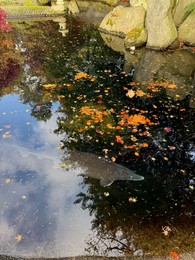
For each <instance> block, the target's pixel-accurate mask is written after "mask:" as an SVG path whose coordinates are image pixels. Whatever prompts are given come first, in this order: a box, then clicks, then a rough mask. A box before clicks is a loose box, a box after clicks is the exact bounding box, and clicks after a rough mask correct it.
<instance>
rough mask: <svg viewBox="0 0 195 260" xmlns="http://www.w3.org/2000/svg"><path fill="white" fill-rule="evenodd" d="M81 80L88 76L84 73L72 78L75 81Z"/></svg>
mask: <svg viewBox="0 0 195 260" xmlns="http://www.w3.org/2000/svg"><path fill="white" fill-rule="evenodd" d="M81 78H88V74H87V73H85V72H79V73H77V74H76V75H75V77H74V79H75V80H77V79H81Z"/></svg>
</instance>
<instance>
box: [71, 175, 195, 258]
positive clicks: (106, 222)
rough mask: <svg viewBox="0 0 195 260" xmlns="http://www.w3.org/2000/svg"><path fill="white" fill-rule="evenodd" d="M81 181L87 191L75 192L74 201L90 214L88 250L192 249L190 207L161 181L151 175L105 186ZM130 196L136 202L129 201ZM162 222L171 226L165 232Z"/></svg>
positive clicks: (156, 251) (149, 251)
mask: <svg viewBox="0 0 195 260" xmlns="http://www.w3.org/2000/svg"><path fill="white" fill-rule="evenodd" d="M85 183H86V184H88V191H87V192H86V194H84V193H80V194H78V199H77V201H76V202H75V203H81V205H82V208H83V209H84V210H86V209H88V210H89V212H90V214H91V215H93V216H94V219H93V221H92V231H93V235H91V237H90V238H89V240H88V241H87V242H88V248H87V249H86V250H87V251H88V252H90V253H92V252H93V253H96V254H103V255H105V254H108V253H109V254H110V253H112V254H113V253H114V252H115V253H116V254H125V255H132V254H134V255H135V254H142V252H144V254H146V255H147V254H152V255H154V254H155V255H156V254H159V255H162V254H166V253H167V252H169V251H171V250H172V249H173V248H176V247H179V248H180V252H185V251H189V250H193V248H192V245H193V233H192V229H193V228H192V227H193V225H194V219H193V215H192V214H193V208H191V209H189V208H187V205H185V206H184V205H183V206H182V207H180V206H181V205H178V204H177V203H178V202H179V200H178V202H177V201H176V200H174V199H172V198H171V196H170V194H168V193H167V190H166V189H164V187H163V185H162V184H160V183H158V182H156V181H154V180H153V179H149V180H148V181H146V182H141V183H120V184H119V182H116V183H115V184H114V185H113V186H110V187H106V188H102V187H100V186H99V184H98V183H97V182H96V181H95V180H89V179H85ZM130 197H135V198H137V202H134V203H133V202H131V201H130V200H129V198H130ZM154 198H155V199H154ZM165 226H169V228H170V229H171V231H170V234H168V236H166V235H164V234H163V233H162V231H163V230H162V227H165ZM184 240H185V242H186V243H185V244H183V241H184ZM140 249H141V250H140Z"/></svg>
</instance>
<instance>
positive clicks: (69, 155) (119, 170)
mask: <svg viewBox="0 0 195 260" xmlns="http://www.w3.org/2000/svg"><path fill="white" fill-rule="evenodd" d="M3 146H4V147H3ZM0 148H3V150H6V149H7V150H8V151H9V150H10V151H12V152H13V151H15V152H16V153H17V154H18V153H19V154H20V155H21V156H22V157H28V156H34V157H36V158H37V159H48V162H53V165H56V162H57V161H58V162H59V156H60V155H59V154H56V153H55V152H57V151H54V150H52V149H51V150H48V149H47V151H45V150H42V149H37V150H30V149H28V148H25V147H22V146H19V145H14V144H13V145H9V144H4V145H2V144H1V146H0ZM62 155H63V157H64V158H62V159H61V161H62V162H63V163H64V167H65V169H66V170H68V171H71V169H72V170H73V169H79V173H80V175H84V176H85V175H86V176H88V177H91V178H94V179H98V180H100V184H101V185H102V186H109V185H111V184H112V183H113V182H114V181H117V180H119V181H141V180H144V177H143V176H141V175H138V174H136V173H135V172H134V171H132V170H130V169H128V168H126V167H125V166H123V165H120V164H117V163H115V162H112V161H111V160H107V159H105V158H103V157H99V156H98V155H95V154H92V153H86V152H79V151H72V150H71V151H70V150H63V154H62ZM55 168H56V167H55ZM58 168H59V167H58Z"/></svg>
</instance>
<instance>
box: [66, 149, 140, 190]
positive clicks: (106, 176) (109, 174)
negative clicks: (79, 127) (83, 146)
mask: <svg viewBox="0 0 195 260" xmlns="http://www.w3.org/2000/svg"><path fill="white" fill-rule="evenodd" d="M68 161H69V162H70V163H71V162H72V163H73V164H74V163H75V162H76V163H77V165H78V166H79V167H81V168H82V169H83V173H82V175H87V176H88V177H91V178H94V179H98V180H100V184H101V185H102V186H109V185H111V184H112V183H113V182H114V181H117V180H119V181H141V180H144V177H143V176H141V175H138V174H136V173H135V172H134V171H132V170H130V169H128V168H126V167H125V166H123V165H120V164H117V163H115V162H112V161H110V160H107V159H105V158H102V157H99V156H98V155H95V154H91V153H86V152H78V151H70V152H69V159H68Z"/></svg>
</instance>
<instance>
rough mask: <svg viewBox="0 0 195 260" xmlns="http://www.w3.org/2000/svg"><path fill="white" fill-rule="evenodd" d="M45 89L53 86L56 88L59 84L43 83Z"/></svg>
mask: <svg viewBox="0 0 195 260" xmlns="http://www.w3.org/2000/svg"><path fill="white" fill-rule="evenodd" d="M43 87H44V89H53V88H56V87H57V85H56V84H46V85H43Z"/></svg>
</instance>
